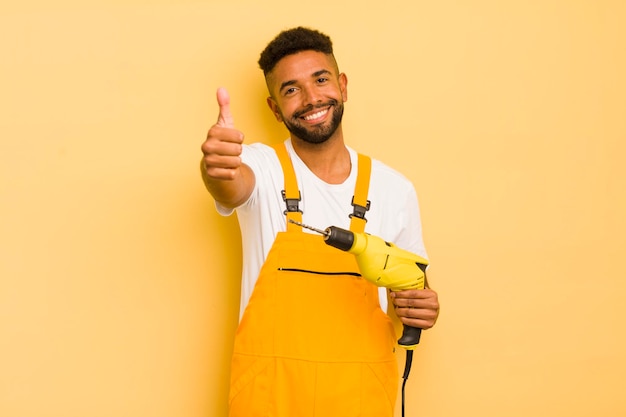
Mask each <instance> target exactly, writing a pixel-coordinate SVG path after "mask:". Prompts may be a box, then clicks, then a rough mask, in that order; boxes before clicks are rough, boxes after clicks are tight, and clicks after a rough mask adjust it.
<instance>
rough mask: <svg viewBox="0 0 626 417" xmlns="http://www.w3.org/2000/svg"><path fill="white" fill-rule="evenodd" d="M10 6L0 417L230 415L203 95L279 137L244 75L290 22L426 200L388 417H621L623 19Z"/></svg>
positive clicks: (584, 9)
mask: <svg viewBox="0 0 626 417" xmlns="http://www.w3.org/2000/svg"><path fill="white" fill-rule="evenodd" d="M6 3H7V2H3V5H2V6H0V199H1V200H0V256H1V259H0V262H1V263H0V279H1V280H0V416H3V417H57V416H58V417H79V416H80V417H84V416H89V417H105V416H106V417H113V416H115V417H139V416H141V417H143V416H145V417H148V416H149V417H160V416H163V417H179V416H181V417H182V416H185V417H194V416H196V417H200V416H223V415H225V410H226V396H227V381H228V359H229V352H230V350H231V347H232V337H233V333H234V330H235V326H236V322H237V314H238V307H237V303H238V297H239V281H238V279H239V278H238V277H239V273H240V266H239V262H240V255H241V251H240V244H239V236H238V229H237V223H236V219H234V218H221V217H219V216H218V215H217V214H216V213H215V211H214V209H213V202H212V200H211V198H210V196H209V195H208V194H207V193H206V192H205V191H204V188H203V185H202V182H201V180H200V175H199V171H198V161H199V158H200V155H201V154H200V144H201V142H202V141H203V139H204V136H205V134H206V130H207V129H208V127H209V126H210V125H211V124H212V123H214V122H215V120H216V117H217V105H216V103H215V97H214V93H215V89H216V88H217V87H218V86H221V85H224V86H226V87H227V88H228V89H229V90H230V92H231V96H232V111H233V113H234V116H235V121H236V124H237V126H238V127H239V128H240V129H241V130H242V131H244V132H245V134H246V138H247V139H246V140H247V141H248V142H253V141H264V142H266V143H269V142H274V141H278V140H282V139H283V138H284V137H286V131H284V130H283V128H282V127H281V126H280V125H278V124H277V123H276V122H275V121H274V119H273V117H272V115H271V114H270V112H269V110H268V109H267V108H266V105H265V100H264V99H265V96H266V92H265V86H264V83H263V79H262V75H261V72H260V70H258V69H257V66H256V60H257V58H258V54H259V52H260V51H261V50H262V48H263V47H264V46H265V44H266V43H267V42H268V41H269V40H270V39H271V38H272V37H273V36H274V35H275V34H277V33H278V32H279V31H280V30H282V29H285V28H288V27H292V26H295V25H309V26H313V27H316V28H319V29H321V30H323V31H326V32H328V33H329V34H330V35H331V36H332V38H333V40H334V42H335V46H336V55H337V58H338V60H339V65H340V68H341V69H342V70H343V71H345V72H346V73H347V74H348V79H349V84H348V87H349V96H350V97H349V101H348V103H347V108H346V114H345V119H344V120H345V133H346V137H347V141H348V144H349V145H351V146H353V147H355V148H357V149H358V150H360V151H362V152H365V153H368V154H371V155H373V156H375V157H377V158H379V159H381V160H383V161H384V162H386V163H389V164H390V165H393V166H394V167H396V168H397V169H399V170H400V171H402V172H403V173H405V174H406V175H407V176H408V177H409V178H410V179H411V180H412V181H413V182H414V183H415V186H416V188H417V191H418V194H419V196H420V202H421V208H422V214H423V222H424V238H425V241H426V245H427V248H428V251H429V255H430V259H431V262H432V268H431V275H430V281H431V284H432V286H433V287H434V288H435V289H436V290H438V292H439V293H440V299H441V303H442V310H441V316H440V319H439V323H438V324H437V326H436V328H434V329H432V330H430V331H428V332H426V333H425V335H424V337H423V338H422V343H421V345H420V346H419V348H418V350H417V358H416V360H415V361H414V364H413V371H412V374H411V378H410V380H409V383H408V386H407V390H408V398H409V400H408V405H407V407H408V412H407V416H427V417H444V416H446V417H450V416H480V417H485V416H494V417H496V416H497V417H501V416H507V417H517V416H519V417H528V416H564V417H565V416H567V417H578V416H580V417H583V416H585V417H586V416H592V415H593V416H623V415H626V399H625V398H626V397H625V396H624V386H625V382H626V380H625V379H626V377H625V375H626V354H625V352H626V336H625V335H624V329H625V324H626V323H625V318H626V301H625V300H624V295H625V293H626V266H625V263H626V260H625V250H626V238H625V235H626V220H625V218H626V216H625V213H626V197H625V191H624V190H626V163H625V161H624V159H625V156H626V145H625V141H626V117H625V116H626V81H625V80H626V77H625V76H624V74H626V58H625V56H626V52H625V51H626V25H624V22H625V21H626V3H625V2H624V1H621V0H615V1H611V0H595V1H592V0H588V1H583V0H580V1H574V0H560V1H559V0H528V1H521V0H515V1H500V0H475V1H461V0H457V1H452V0H440V1H432V0H431V1H422V0H417V1H413V0H411V1H409V0H406V1H399V0H389V1H384V2H367V1H346V2H340V1H325V0H321V1H316V2H293V1H279V0H265V1H252V0H233V1H220V2H217V1H183V0H178V1H174V0H171V1H166V0H162V1H148V0H143V1H142V0H127V1H104V0H100V1H91V2H85V1H69V0H59V1H55V2H47V1H42V0H32V1H29V0H25V1H20V2H17V1H15V2H14V3H13V4H6ZM318 226H325V225H318ZM294 296H302V294H294ZM403 358H404V357H403V354H401V355H399V357H398V361H399V365H400V366H402V364H403Z"/></svg>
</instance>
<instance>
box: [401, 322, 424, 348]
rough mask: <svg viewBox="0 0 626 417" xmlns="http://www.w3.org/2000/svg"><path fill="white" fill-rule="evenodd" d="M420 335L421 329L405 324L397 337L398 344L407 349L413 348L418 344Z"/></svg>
mask: <svg viewBox="0 0 626 417" xmlns="http://www.w3.org/2000/svg"><path fill="white" fill-rule="evenodd" d="M421 336H422V329H420V328H419V327H411V326H407V325H406V324H405V325H404V328H403V330H402V337H400V339H398V344H399V345H400V346H401V347H403V348H405V349H407V350H413V349H415V347H416V346H417V345H418V344H419V342H420V337H421Z"/></svg>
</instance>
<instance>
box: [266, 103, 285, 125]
mask: <svg viewBox="0 0 626 417" xmlns="http://www.w3.org/2000/svg"><path fill="white" fill-rule="evenodd" d="M267 105H268V106H269V108H270V110H271V111H272V113H274V117H276V120H278V121H279V122H280V123H282V122H283V116H282V115H281V114H280V110H279V109H278V103H276V100H274V99H273V98H272V97H268V98H267Z"/></svg>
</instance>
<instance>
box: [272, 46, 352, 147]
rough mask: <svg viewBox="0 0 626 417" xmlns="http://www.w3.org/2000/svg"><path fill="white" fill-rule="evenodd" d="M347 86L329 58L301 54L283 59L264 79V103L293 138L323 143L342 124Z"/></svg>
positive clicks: (312, 52)
mask: <svg viewBox="0 0 626 417" xmlns="http://www.w3.org/2000/svg"><path fill="white" fill-rule="evenodd" d="M346 85H347V79H346V76H345V74H338V70H337V64H336V63H335V61H334V59H333V58H332V56H329V55H326V54H324V53H321V52H315V51H303V52H299V53H297V54H293V55H288V56H286V57H284V58H283V59H281V60H280V61H279V62H278V64H276V66H275V67H274V69H273V70H272V71H271V72H270V73H269V74H268V75H267V86H268V89H269V91H270V94H271V97H269V98H268V99H267V103H268V105H269V106H270V109H271V110H272V112H273V113H274V115H275V116H276V119H277V120H278V121H280V122H283V123H285V126H286V127H287V129H288V130H289V132H291V134H292V136H295V137H296V138H298V139H301V140H303V141H305V142H309V143H323V142H325V141H327V140H328V139H330V138H331V137H332V136H333V134H334V133H335V132H336V131H337V128H338V127H339V125H340V124H341V119H342V116H343V103H344V102H345V101H346V100H347V97H348V96H347V90H346Z"/></svg>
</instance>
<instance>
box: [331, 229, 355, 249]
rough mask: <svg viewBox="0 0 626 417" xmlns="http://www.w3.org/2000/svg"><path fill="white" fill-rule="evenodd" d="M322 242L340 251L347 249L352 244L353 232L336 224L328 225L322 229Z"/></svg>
mask: <svg viewBox="0 0 626 417" xmlns="http://www.w3.org/2000/svg"><path fill="white" fill-rule="evenodd" d="M324 231H325V232H326V234H325V235H324V242H326V244H327V245H330V246H333V247H335V248H337V249H341V250H342V251H346V252H347V251H349V250H350V249H351V248H352V246H353V245H354V233H352V232H351V231H350V230H346V229H342V228H340V227H337V226H330V227H328V228H326V230H324Z"/></svg>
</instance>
